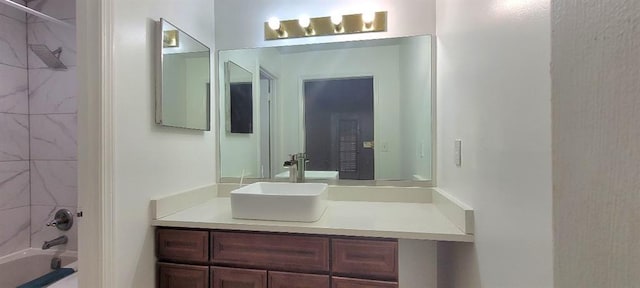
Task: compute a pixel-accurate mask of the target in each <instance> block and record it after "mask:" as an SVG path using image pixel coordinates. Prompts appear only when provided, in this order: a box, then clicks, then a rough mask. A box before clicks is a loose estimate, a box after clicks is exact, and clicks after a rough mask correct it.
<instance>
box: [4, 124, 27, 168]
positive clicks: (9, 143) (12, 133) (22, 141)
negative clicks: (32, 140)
mask: <svg viewBox="0 0 640 288" xmlns="http://www.w3.org/2000/svg"><path fill="white" fill-rule="evenodd" d="M28 117H29V116H27V115H18V114H6V113H0V135H1V136H2V137H0V161H15V160H28V159H29V119H28Z"/></svg>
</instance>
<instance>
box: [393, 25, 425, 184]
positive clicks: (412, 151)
mask: <svg viewBox="0 0 640 288" xmlns="http://www.w3.org/2000/svg"><path fill="white" fill-rule="evenodd" d="M399 53H400V59H399V60H400V75H399V76H400V77H399V79H400V89H401V90H400V91H399V93H398V97H399V98H400V99H399V100H400V101H399V103H400V119H399V121H400V127H399V128H400V129H399V130H400V135H401V136H400V139H401V140H400V141H399V142H400V143H399V144H400V147H398V148H397V149H398V150H400V151H401V152H400V153H399V155H401V157H402V158H400V163H402V164H401V165H399V166H398V167H397V169H398V170H399V171H400V173H401V175H402V176H401V179H413V178H414V177H416V180H417V179H419V178H423V179H432V177H431V176H432V174H431V167H432V166H431V164H432V163H431V159H432V157H431V148H432V147H431V142H432V137H431V133H432V131H431V130H432V126H431V125H432V121H431V119H432V117H431V116H432V113H431V108H432V107H431V97H428V96H430V95H431V91H432V83H431V79H432V74H431V68H432V59H431V58H432V54H431V37H421V38H407V39H405V40H404V41H403V42H402V44H401V45H400V51H399Z"/></svg>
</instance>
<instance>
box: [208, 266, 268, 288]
mask: <svg viewBox="0 0 640 288" xmlns="http://www.w3.org/2000/svg"><path fill="white" fill-rule="evenodd" d="M211 287H212V288H267V271H265V270H252V269H239V268H225V267H211Z"/></svg>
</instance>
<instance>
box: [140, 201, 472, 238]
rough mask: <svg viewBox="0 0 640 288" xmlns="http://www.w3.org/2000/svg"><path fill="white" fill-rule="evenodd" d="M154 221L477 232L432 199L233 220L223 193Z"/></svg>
mask: <svg viewBox="0 0 640 288" xmlns="http://www.w3.org/2000/svg"><path fill="white" fill-rule="evenodd" d="M152 225H154V226H163V227H184V228H203V229H228V230H244V231H270V232H286V233H305V234H324V235H345V236H363V237H386V238H399V239H419V240H435V241H458V242H473V235H471V234H465V233H464V232H463V231H462V230H460V229H459V228H458V227H457V226H456V225H454V223H452V222H451V221H450V220H449V218H447V217H445V215H444V214H442V213H441V212H440V210H439V209H438V208H437V207H436V205H434V204H433V203H402V202H399V203H389V202H366V201H329V204H328V207H327V210H326V211H325V212H324V214H323V215H322V217H321V218H320V220H318V221H316V222H313V223H303V222H280V221H259V220H241V219H233V218H231V203H230V199H229V198H228V197H219V198H212V199H210V200H208V201H207V202H204V203H202V204H200V205H197V206H194V207H191V208H187V209H185V210H182V211H179V212H176V213H174V214H171V215H168V216H165V217H161V218H159V219H156V220H153V221H152Z"/></svg>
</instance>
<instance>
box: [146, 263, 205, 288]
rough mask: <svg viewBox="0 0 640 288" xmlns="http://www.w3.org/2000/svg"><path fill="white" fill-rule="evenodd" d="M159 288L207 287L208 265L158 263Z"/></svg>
mask: <svg viewBox="0 0 640 288" xmlns="http://www.w3.org/2000/svg"><path fill="white" fill-rule="evenodd" d="M157 287H159V288H209V267H208V266H194V265H185V264H173V263H158V286H157Z"/></svg>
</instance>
